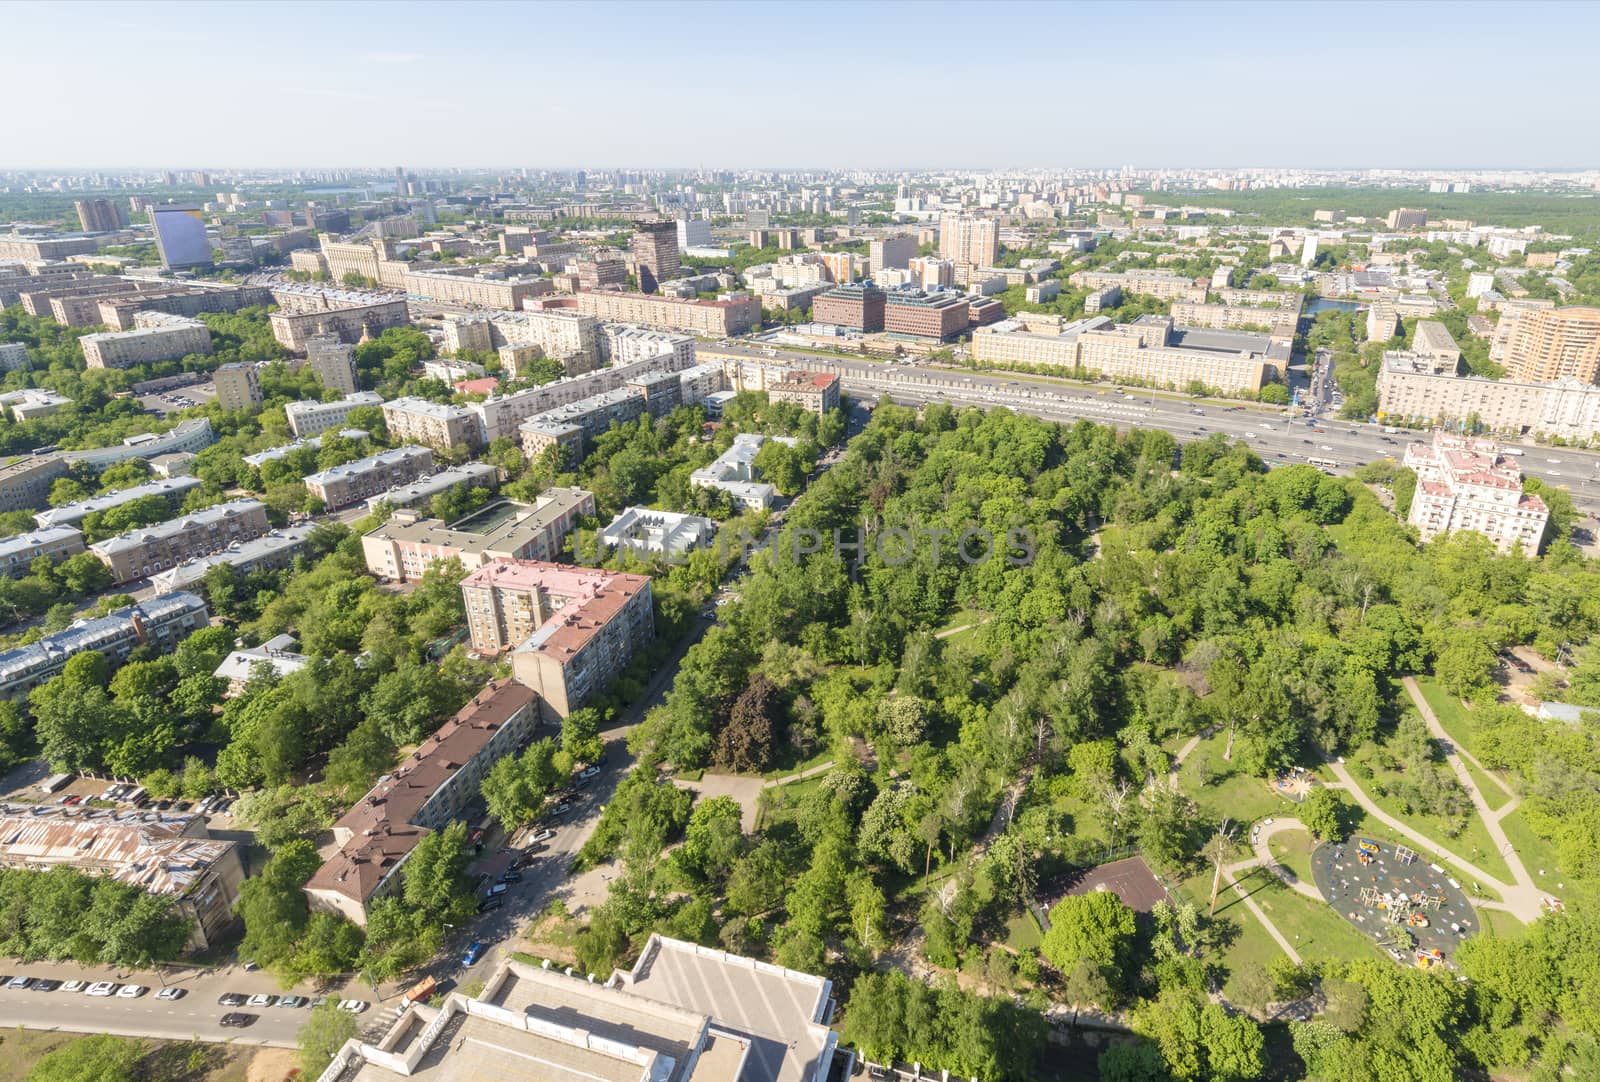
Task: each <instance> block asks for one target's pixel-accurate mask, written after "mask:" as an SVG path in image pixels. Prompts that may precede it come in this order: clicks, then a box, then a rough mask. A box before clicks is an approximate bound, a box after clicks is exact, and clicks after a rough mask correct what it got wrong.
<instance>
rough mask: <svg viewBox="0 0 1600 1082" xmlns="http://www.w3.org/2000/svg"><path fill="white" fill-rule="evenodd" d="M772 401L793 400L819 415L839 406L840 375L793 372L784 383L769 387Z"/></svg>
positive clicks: (768, 396)
mask: <svg viewBox="0 0 1600 1082" xmlns="http://www.w3.org/2000/svg"><path fill="white" fill-rule="evenodd" d="M767 398H768V400H770V401H772V402H793V403H794V404H795V405H797V406H799V407H800V408H801V409H803V410H806V411H807V412H810V413H815V414H816V415H817V416H818V417H820V416H822V415H823V414H824V413H826V412H828V411H829V410H832V409H838V408H839V377H838V376H836V375H833V374H832V373H830V372H791V373H790V374H789V378H788V379H786V380H784V381H783V382H782V383H775V384H773V385H771V386H769V387H768V388H767Z"/></svg>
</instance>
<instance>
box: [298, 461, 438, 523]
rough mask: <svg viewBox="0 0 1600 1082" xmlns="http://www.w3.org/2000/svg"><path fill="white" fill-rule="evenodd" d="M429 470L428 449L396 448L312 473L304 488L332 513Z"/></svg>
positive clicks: (431, 463)
mask: <svg viewBox="0 0 1600 1082" xmlns="http://www.w3.org/2000/svg"><path fill="white" fill-rule="evenodd" d="M432 468H433V452H432V451H430V450H429V449H428V448H426V447H417V446H414V445H410V446H406V447H397V448H395V449H394V450H393V451H380V452H379V453H378V454H375V455H368V456H367V457H366V458H362V459H358V460H356V461H355V462H347V463H345V464H344V465H342V466H334V467H333V468H332V469H328V470H323V471H321V472H320V473H314V474H312V475H311V476H309V477H307V478H306V488H307V489H308V490H310V492H311V494H312V495H313V496H315V497H317V499H319V500H321V501H322V503H323V505H324V506H325V507H326V508H327V509H328V510H330V511H335V510H338V509H339V508H341V507H349V506H350V505H351V504H353V503H360V502H361V501H362V500H365V499H366V498H367V497H368V496H376V495H377V494H378V493H380V492H386V491H388V490H389V489H391V488H393V487H395V486H396V485H403V484H405V483H406V482H407V481H414V480H416V479H417V478H418V477H421V476H422V475H423V474H424V473H427V472H428V471H429V470H431V469H432Z"/></svg>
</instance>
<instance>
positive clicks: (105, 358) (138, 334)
mask: <svg viewBox="0 0 1600 1082" xmlns="http://www.w3.org/2000/svg"><path fill="white" fill-rule="evenodd" d="M149 315H150V316H152V317H154V316H155V315H157V313H149ZM160 316H161V319H160V321H159V322H156V321H154V320H153V319H152V320H151V321H149V322H148V323H147V325H146V326H142V327H137V328H135V329H134V330H131V331H106V332H104V333H101V334H86V335H84V336H83V337H82V338H80V339H78V344H79V345H81V346H82V347H83V361H84V364H86V365H88V366H89V367H90V368H127V367H129V366H131V365H136V364H154V363H156V362H158V361H175V360H177V359H178V358H180V357H187V356H189V355H190V354H191V353H202V354H204V353H210V352H211V328H209V327H207V326H206V325H205V324H204V323H201V322H200V321H199V320H197V319H189V318H187V317H185V316H169V315H166V314H165V313H160Z"/></svg>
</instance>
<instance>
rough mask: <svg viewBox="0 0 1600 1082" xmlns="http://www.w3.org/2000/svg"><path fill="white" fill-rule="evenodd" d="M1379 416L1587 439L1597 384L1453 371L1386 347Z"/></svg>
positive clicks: (1598, 425)
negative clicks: (1495, 377) (1494, 377)
mask: <svg viewBox="0 0 1600 1082" xmlns="http://www.w3.org/2000/svg"><path fill="white" fill-rule="evenodd" d="M1378 415H1379V417H1380V419H1382V420H1386V421H1409V422H1426V423H1429V424H1437V425H1447V424H1465V423H1468V422H1471V423H1475V424H1477V425H1480V426H1482V427H1483V428H1484V429H1486V430H1488V431H1490V432H1497V433H1503V434H1505V435H1510V436H1520V435H1524V434H1530V433H1531V434H1534V435H1540V436H1545V437H1550V438H1554V437H1559V438H1561V439H1564V440H1580V441H1583V440H1589V439H1592V438H1594V436H1595V435H1596V434H1600V386H1596V385H1595V384H1592V383H1584V382H1582V381H1580V380H1575V379H1572V378H1570V377H1569V378H1566V379H1560V380H1551V381H1549V382H1545V383H1520V382H1517V381H1515V380H1491V379H1483V378H1481V377H1478V376H1457V375H1456V374H1455V369H1454V368H1453V367H1452V368H1450V369H1448V370H1441V369H1440V368H1439V366H1438V365H1437V364H1436V363H1435V362H1434V359H1433V358H1431V357H1425V356H1423V355H1421V354H1416V353H1401V352H1389V353H1385V354H1384V355H1383V367H1382V368H1380V369H1379V370H1378Z"/></svg>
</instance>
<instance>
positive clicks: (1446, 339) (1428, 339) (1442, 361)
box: [1411, 319, 1461, 372]
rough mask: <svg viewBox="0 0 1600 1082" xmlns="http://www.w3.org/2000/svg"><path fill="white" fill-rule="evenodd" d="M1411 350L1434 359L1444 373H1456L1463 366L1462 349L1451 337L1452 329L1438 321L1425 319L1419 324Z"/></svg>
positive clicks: (1412, 340) (1413, 336) (1413, 337)
mask: <svg viewBox="0 0 1600 1082" xmlns="http://www.w3.org/2000/svg"><path fill="white" fill-rule="evenodd" d="M1411 349H1412V351H1413V352H1416V353H1421V354H1423V355H1424V356H1428V357H1432V358H1434V360H1435V361H1436V363H1437V364H1438V366H1439V368H1440V369H1441V370H1443V371H1449V372H1454V371H1455V370H1456V367H1457V366H1458V365H1460V364H1461V347H1460V346H1459V345H1457V344H1456V340H1455V339H1454V338H1453V337H1451V335H1450V329H1449V328H1448V327H1446V326H1445V325H1444V324H1443V323H1440V322H1438V321H1437V320H1432V319H1424V320H1421V321H1420V322H1418V324H1417V329H1416V333H1415V334H1413V335H1412V339H1411Z"/></svg>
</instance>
